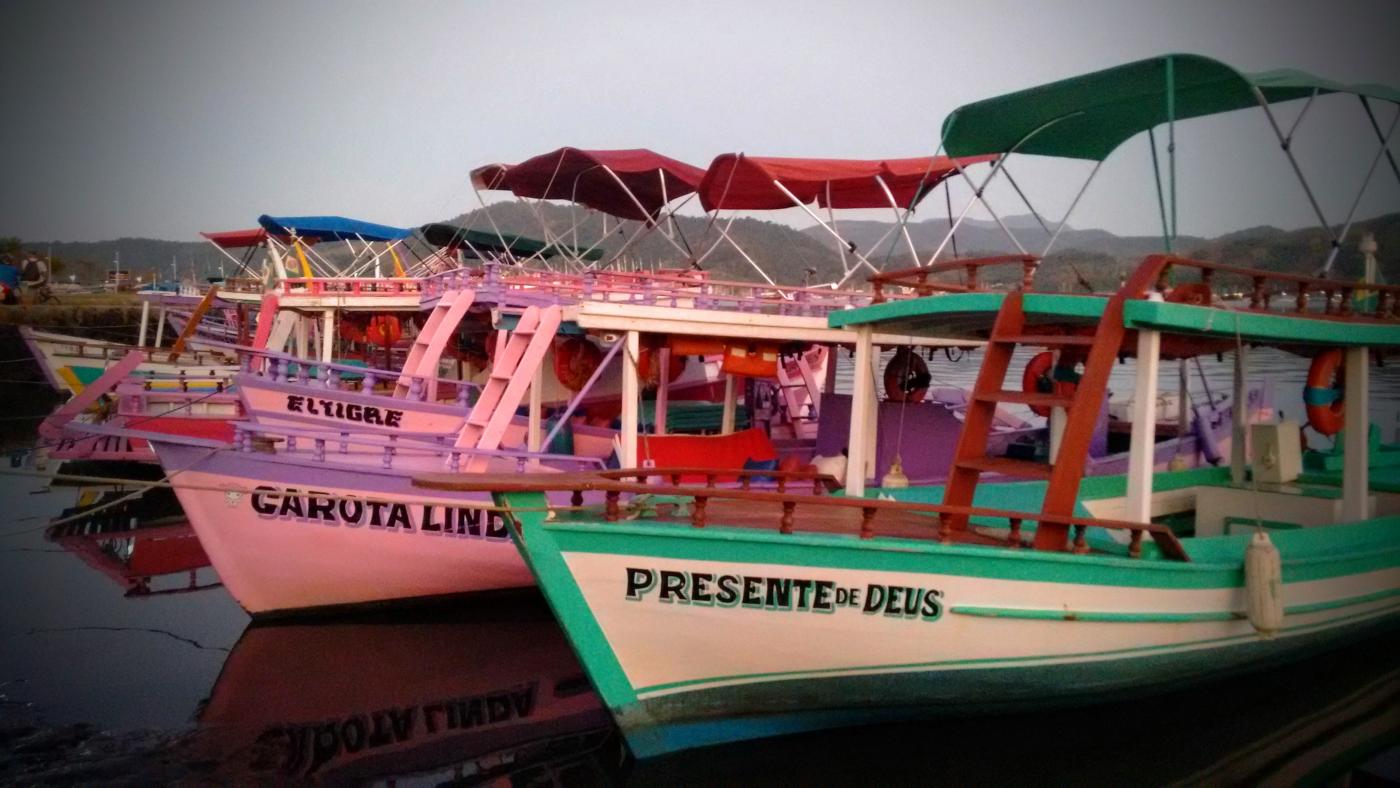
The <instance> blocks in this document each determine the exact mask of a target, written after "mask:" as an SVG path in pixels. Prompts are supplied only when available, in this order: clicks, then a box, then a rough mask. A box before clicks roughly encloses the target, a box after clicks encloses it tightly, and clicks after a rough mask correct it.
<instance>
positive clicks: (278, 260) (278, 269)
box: [267, 238, 287, 282]
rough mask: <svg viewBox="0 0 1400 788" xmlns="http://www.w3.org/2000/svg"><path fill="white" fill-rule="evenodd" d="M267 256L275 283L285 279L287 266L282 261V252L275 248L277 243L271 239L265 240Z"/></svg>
mask: <svg viewBox="0 0 1400 788" xmlns="http://www.w3.org/2000/svg"><path fill="white" fill-rule="evenodd" d="M267 256H268V257H270V258H272V273H273V274H274V275H275V276H276V277H277V281H279V282H280V281H282V280H284V279H286V278H287V264H286V263H285V262H283V260H282V251H281V250H280V249H278V248H277V242H276V241H274V240H272V239H271V238H268V239H267Z"/></svg>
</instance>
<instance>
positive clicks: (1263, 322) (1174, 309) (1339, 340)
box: [1123, 300, 1400, 347]
mask: <svg viewBox="0 0 1400 788" xmlns="http://www.w3.org/2000/svg"><path fill="white" fill-rule="evenodd" d="M1123 323H1124V325H1125V326H1127V327H1128V328H1139V329H1155V330H1158V331H1164V332H1167V333H1172V334H1200V335H1205V336H1213V337H1219V338H1221V339H1231V340H1233V339H1235V338H1237V337H1238V338H1241V339H1243V340H1244V341H1246V342H1286V343H1298V344H1317V345H1330V346H1341V347H1395V346H1397V345H1400V323H1396V322H1379V321H1369V320H1336V319H1331V318H1326V317H1323V316H1321V315H1316V316H1312V317H1299V316H1297V315H1290V314H1286V313H1280V314H1267V313H1261V312H1245V311H1235V310H1232V309H1222V308H1217V307H1209V306H1195V305H1193V304H1173V303H1169V302H1166V301H1146V300H1134V301H1129V302H1127V303H1126V304H1124V305H1123Z"/></svg>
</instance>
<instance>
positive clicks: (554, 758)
mask: <svg viewBox="0 0 1400 788" xmlns="http://www.w3.org/2000/svg"><path fill="white" fill-rule="evenodd" d="M198 722H199V726H200V731H199V733H198V734H197V741H198V746H199V748H200V749H208V750H211V752H209V753H208V754H209V755H210V756H211V757H212V758H213V759H215V760H217V761H219V762H220V763H222V764H223V766H222V767H221V770H222V771H225V772H227V774H228V776H229V777H230V779H234V780H237V779H240V778H242V777H246V776H249V775H250V774H251V775H253V776H255V777H258V778H263V779H265V778H277V777H282V778H290V779H295V780H302V779H309V778H314V779H316V780H318V781H328V782H333V783H361V782H364V781H367V780H374V779H388V778H389V777H390V776H393V777H394V778H395V779H397V778H399V777H409V776H411V777H413V778H414V781H415V782H418V781H424V782H427V783H428V784H437V783H440V782H446V781H454V780H455V781H462V782H466V783H474V782H478V781H484V780H490V781H493V783H494V782H495V781H498V780H502V781H504V783H505V784H512V783H517V782H522V781H523V782H534V781H536V776H539V775H547V779H546V781H555V780H558V779H565V780H567V782H569V783H572V782H575V781H577V780H578V778H583V779H582V781H583V782H594V783H596V782H607V781H609V780H610V778H607V777H603V776H602V771H601V770H602V769H604V767H605V766H608V767H612V769H613V770H614V771H615V768H616V766H617V765H618V763H619V762H620V761H621V759H622V752H623V749H622V744H621V738H620V736H618V734H617V733H616V731H615V729H614V728H613V726H612V722H611V719H610V718H609V715H608V713H607V711H606V710H605V709H604V708H603V707H602V705H601V704H600V703H599V700H598V697H597V696H596V695H595V694H594V692H593V688H592V686H591V685H590V684H589V682H588V679H587V677H586V676H585V675H584V673H583V669H582V668H581V667H580V666H579V663H578V660H577V659H576V658H575V657H574V654H573V652H572V651H571V650H570V649H569V644H568V642H567V641H566V640H565V638H564V634H563V632H562V631H561V630H560V629H559V627H558V625H557V624H555V622H554V619H553V617H552V616H551V615H550V612H549V609H548V608H547V607H546V606H545V605H544V603H543V602H542V601H541V600H540V599H539V597H538V596H537V595H535V594H534V593H528V594H521V595H511V596H508V597H503V598H501V599H498V600H491V601H489V603H488V602H487V601H485V600H482V601H477V602H473V603H471V604H470V605H466V606H463V605H461V604H459V605H458V606H456V607H455V608H454V609H441V608H434V609H431V610H418V611H411V612H404V611H401V610H400V611H394V612H392V613H391V612H388V611H385V612H384V613H382V614H371V615H367V616H358V617H355V618H337V619H322V620H316V621H305V620H297V621H287V622H270V623H258V624H254V625H252V626H250V627H249V628H248V629H247V630H246V631H245V632H244V633H243V636H242V637H241V638H240V639H239V641H238V643H237V645H235V646H234V648H233V650H232V652H231V653H230V654H229V658H228V660H227V661H226V662H225V663H224V668H223V671H222V673H221V674H220V675H219V678H218V681H217V682H216V683H215V685H214V688H213V691H212V692H211V693H210V696H209V698H208V700H206V701H205V702H204V704H203V706H202V707H201V709H200V711H199V714H198ZM522 777H524V779H523V780H522V779H521V778H522Z"/></svg>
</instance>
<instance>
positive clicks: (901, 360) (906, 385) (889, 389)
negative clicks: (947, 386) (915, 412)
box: [885, 346, 933, 402]
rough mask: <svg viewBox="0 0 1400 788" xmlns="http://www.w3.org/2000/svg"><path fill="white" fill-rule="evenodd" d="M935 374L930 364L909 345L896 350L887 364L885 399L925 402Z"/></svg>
mask: <svg viewBox="0 0 1400 788" xmlns="http://www.w3.org/2000/svg"><path fill="white" fill-rule="evenodd" d="M932 380H933V376H932V375H930V374H929V372H928V364H925V363H924V360H923V359H922V358H920V357H919V354H917V353H915V352H914V351H913V350H912V349H910V348H909V347H907V346H904V347H900V348H899V349H897V350H895V352H894V356H893V357H892V358H890V363H888V364H886V365H885V399H887V400H889V401H890V402H923V401H924V396H925V395H927V394H928V384H929V383H930V382H932Z"/></svg>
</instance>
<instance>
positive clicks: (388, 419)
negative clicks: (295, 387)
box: [287, 394, 403, 427]
mask: <svg viewBox="0 0 1400 788" xmlns="http://www.w3.org/2000/svg"><path fill="white" fill-rule="evenodd" d="M318 406H319V407H318ZM287 411H288V412H289V413H308V414H310V415H312V416H330V417H331V418H333V419H342V420H344V421H355V422H359V423H360V424H374V425H376V426H380V427H397V426H399V425H400V424H401V423H402V422H403V411H401V410H394V409H393V408H376V407H375V406H373V405H356V404H354V403H346V402H336V401H335V400H329V399H318V398H317V397H304V396H301V395H300V394H288V395H287Z"/></svg>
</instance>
